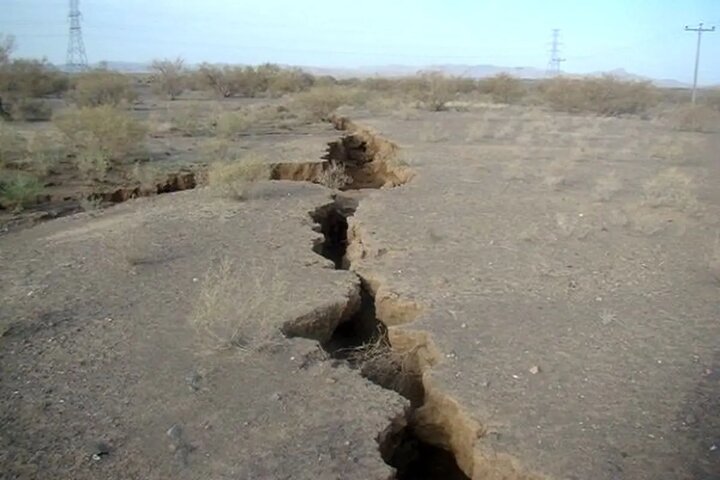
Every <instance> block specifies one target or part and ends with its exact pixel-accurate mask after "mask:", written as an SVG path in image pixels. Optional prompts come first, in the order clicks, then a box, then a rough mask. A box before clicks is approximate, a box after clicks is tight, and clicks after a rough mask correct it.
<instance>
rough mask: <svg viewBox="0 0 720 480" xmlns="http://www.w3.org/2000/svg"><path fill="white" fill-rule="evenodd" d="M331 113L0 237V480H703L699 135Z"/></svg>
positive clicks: (707, 222) (488, 115)
mask: <svg viewBox="0 0 720 480" xmlns="http://www.w3.org/2000/svg"><path fill="white" fill-rule="evenodd" d="M344 113H348V115H349V117H348V118H351V119H352V120H348V119H347V118H345V117H337V118H335V119H334V123H335V126H336V127H337V128H338V129H340V130H343V132H337V133H336V135H335V140H329V139H328V138H327V132H326V131H323V132H322V133H317V134H315V136H314V137H313V136H308V138H304V139H302V142H308V141H309V140H313V139H314V140H316V141H317V145H318V148H320V149H325V146H326V145H328V147H327V150H328V151H327V158H330V159H333V160H335V161H338V162H341V163H342V164H344V165H345V167H346V170H347V172H348V173H349V174H350V175H351V177H352V178H353V179H354V182H353V183H352V184H351V185H350V186H351V187H352V188H351V189H348V190H347V191H345V192H332V191H330V190H328V189H327V188H324V187H322V186H319V185H314V184H312V183H310V182H312V181H315V180H316V178H315V177H316V175H317V174H318V172H319V171H320V170H322V168H323V167H322V165H325V164H326V162H327V159H326V160H324V161H323V160H322V159H320V158H318V159H317V160H316V161H315V162H308V161H307V159H305V158H304V159H303V160H302V161H301V162H296V161H294V160H293V159H292V158H290V157H292V151H293V148H290V147H288V146H287V145H286V147H287V148H285V150H284V151H286V152H289V153H288V157H289V160H288V161H287V162H282V164H276V165H275V166H274V167H273V168H274V177H275V178H277V180H274V181H269V182H261V183H259V184H257V185H256V186H254V187H253V189H252V195H251V196H250V198H249V199H247V200H246V201H237V200H232V199H228V198H223V197H220V196H218V195H217V194H216V193H214V192H213V191H212V190H211V189H207V188H200V189H195V190H188V191H182V192H175V193H169V194H166V195H158V196H155V197H150V198H143V199H137V200H131V201H128V202H125V203H122V204H120V205H118V206H115V207H112V208H109V209H106V210H103V211H100V212H90V213H82V214H77V215H73V216H69V217H65V218H60V219H56V220H52V221H49V222H46V223H42V224H39V225H36V226H33V227H32V228H27V229H24V230H19V231H14V232H10V233H7V234H6V235H4V236H2V237H0V261H1V262H2V272H3V273H2V283H1V284H0V295H1V297H2V303H1V304H0V322H1V323H0V327H2V338H1V339H0V364H1V365H2V371H1V372H2V373H1V377H0V402H1V403H2V409H1V413H0V415H1V417H0V418H1V420H0V421H1V422H2V431H1V433H0V446H1V448H0V467H1V468H0V470H1V472H2V473H0V477H2V478H8V479H10V478H13V479H15V478H28V479H29V478H68V479H70V478H72V479H83V478H118V479H120V478H123V479H125V478H138V479H141V478H142V479H144V478H188V479H190V478H193V479H194V478H217V479H224V478H227V479H230V478H233V479H246V478H247V479H284V478H286V479H290V478H292V479H297V478H307V479H353V478H357V479H391V478H397V479H424V478H428V479H429V478H435V479H454V478H456V479H468V478H472V479H507V480H510V479H544V478H547V479H579V480H585V479H593V480H594V479H600V480H604V479H607V480H616V479H703V480H705V479H717V478H720V414H719V413H718V412H719V410H718V409H719V407H720V404H719V403H718V399H719V398H720V351H719V350H718V338H720V335H719V334H720V324H719V323H718V313H720V312H719V310H718V290H719V288H720V243H718V242H720V240H719V238H720V237H718V235H720V222H718V213H719V212H720V195H719V192H718V191H717V189H716V185H717V184H718V180H720V178H719V177H720V167H719V165H718V163H717V151H718V147H719V146H720V142H719V141H718V138H717V136H716V135H714V134H694V133H678V132H670V131H669V130H668V129H667V128H666V127H665V126H663V125H662V124H660V123H657V122H651V121H647V120H640V119H634V118H627V119H604V118H596V117H583V116H570V115H562V114H556V113H550V112H546V111H541V110H535V109H531V108H520V107H502V108H490V107H483V108H480V109H477V110H470V111H467V112H437V113H429V112H426V113H417V114H414V115H412V116H410V117H406V118H400V117H398V116H397V115H387V116H378V115H370V114H369V113H368V112H364V111H361V110H357V111H352V112H344ZM337 137H341V138H340V139H339V140H338V139H337ZM303 144H304V145H307V143H303ZM678 145H679V146H678ZM258 148H270V147H267V146H260V147H258ZM272 148H278V147H277V146H275V147H272ZM287 164H295V165H290V166H288V165H287ZM292 180H296V181H292ZM297 180H299V181H297ZM369 346H370V347H375V348H374V349H373V348H370V347H369ZM357 352H360V353H364V354H365V355H364V357H363V355H354V353H357ZM368 352H380V353H379V354H377V355H374V354H373V353H368Z"/></svg>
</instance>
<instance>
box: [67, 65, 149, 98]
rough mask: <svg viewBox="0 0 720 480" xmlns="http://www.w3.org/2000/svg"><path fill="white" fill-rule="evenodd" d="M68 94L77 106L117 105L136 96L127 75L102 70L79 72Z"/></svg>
mask: <svg viewBox="0 0 720 480" xmlns="http://www.w3.org/2000/svg"><path fill="white" fill-rule="evenodd" d="M70 96H71V98H72V100H73V101H74V102H75V103H76V104H77V105H78V106H79V107H97V106H100V105H112V106H118V105H120V104H121V103H132V102H133V101H135V99H136V98H137V95H136V94H135V92H134V91H133V89H132V85H131V83H130V78H129V77H127V76H125V75H123V74H121V73H117V72H110V71H103V70H97V71H93V72H87V73H83V74H80V75H79V76H78V77H77V78H76V79H75V86H74V88H73V90H72V92H71V95H70Z"/></svg>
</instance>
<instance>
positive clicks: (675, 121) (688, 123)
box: [667, 105, 720, 132]
mask: <svg viewBox="0 0 720 480" xmlns="http://www.w3.org/2000/svg"><path fill="white" fill-rule="evenodd" d="M667 120H668V122H669V123H670V126H671V127H672V128H673V129H674V130H679V131H684V132H715V131H718V130H720V112H718V111H717V110H715V109H713V108H712V107H709V106H704V105H685V106H682V107H677V108H676V109H674V110H673V111H672V112H670V113H669V114H667Z"/></svg>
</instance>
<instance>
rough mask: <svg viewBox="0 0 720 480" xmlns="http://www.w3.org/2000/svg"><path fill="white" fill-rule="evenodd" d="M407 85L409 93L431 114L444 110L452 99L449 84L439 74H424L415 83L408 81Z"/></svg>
mask: <svg viewBox="0 0 720 480" xmlns="http://www.w3.org/2000/svg"><path fill="white" fill-rule="evenodd" d="M408 83H410V85H409V86H410V90H409V91H411V92H414V93H415V96H416V98H417V99H418V100H420V101H421V102H423V104H424V105H425V108H427V109H428V110H430V111H432V112H439V111H441V110H445V109H446V106H447V105H446V104H447V102H449V101H450V100H452V98H453V91H452V87H451V82H449V81H448V79H447V78H446V77H445V76H444V75H442V74H441V73H437V72H430V73H425V74H423V75H421V76H419V77H417V79H416V80H415V81H412V80H408Z"/></svg>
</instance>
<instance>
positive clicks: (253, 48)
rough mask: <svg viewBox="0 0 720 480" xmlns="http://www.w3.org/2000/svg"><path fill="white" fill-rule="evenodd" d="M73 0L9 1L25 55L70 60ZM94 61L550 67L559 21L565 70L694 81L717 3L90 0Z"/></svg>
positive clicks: (2, 16)
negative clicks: (704, 30)
mask: <svg viewBox="0 0 720 480" xmlns="http://www.w3.org/2000/svg"><path fill="white" fill-rule="evenodd" d="M67 8H68V1H67V0H0V32H2V33H9V34H13V35H15V36H16V37H17V43H18V49H17V52H16V54H17V55H18V56H33V57H42V56H46V57H47V58H48V59H49V60H50V61H52V62H56V63H63V62H64V59H65V50H66V44H67V28H68V22H67ZM80 8H81V11H82V13H83V24H82V26H83V33H84V38H85V45H86V49H87V54H88V58H89V60H90V61H91V62H97V61H100V60H112V61H148V60H151V59H153V58H157V57H174V56H182V57H184V58H185V59H186V61H187V62H189V63H196V62H202V61H209V62H228V63H261V62H267V61H269V62H276V63H284V64H296V65H314V66H345V67H355V66H368V65H386V64H405V65H431V64H440V63H462V64H494V65H502V66H531V67H539V68H543V69H544V68H545V67H546V65H547V61H548V56H549V55H548V51H549V44H550V35H551V30H552V29H553V28H559V29H561V41H562V42H563V46H562V48H563V50H562V56H563V57H564V58H566V59H567V62H565V64H564V65H563V68H564V69H565V70H567V71H570V72H578V73H582V72H592V71H599V70H611V69H615V68H625V69H626V70H628V71H630V72H633V73H638V74H642V75H648V76H652V77H656V78H675V79H678V80H682V81H689V80H691V79H692V69H693V62H694V54H695V42H696V38H697V37H696V35H694V34H692V33H688V32H684V31H683V26H684V25H685V24H693V25H696V24H697V23H698V22H700V21H703V22H705V23H706V25H717V26H718V28H720V0H599V1H587V0H586V1H582V0H573V1H570V0H557V1H548V0H546V1H542V0H499V1H492V0H444V1H442V0H435V1H429V0H414V1H407V0H396V1H393V0H383V1H379V0H363V1H353V2H347V1H345V2H343V1H338V0H332V1H330V0H315V1H305V2H303V1H298V0H259V1H243V0H122V1H120V0H81V1H80ZM718 60H720V30H718V31H716V32H714V33H709V34H705V35H703V51H702V61H701V66H700V69H701V71H700V77H701V81H702V83H706V84H707V83H713V84H718V83H720V61H718Z"/></svg>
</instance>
